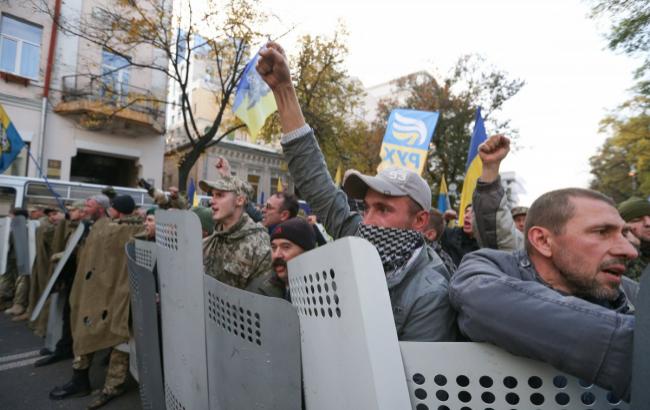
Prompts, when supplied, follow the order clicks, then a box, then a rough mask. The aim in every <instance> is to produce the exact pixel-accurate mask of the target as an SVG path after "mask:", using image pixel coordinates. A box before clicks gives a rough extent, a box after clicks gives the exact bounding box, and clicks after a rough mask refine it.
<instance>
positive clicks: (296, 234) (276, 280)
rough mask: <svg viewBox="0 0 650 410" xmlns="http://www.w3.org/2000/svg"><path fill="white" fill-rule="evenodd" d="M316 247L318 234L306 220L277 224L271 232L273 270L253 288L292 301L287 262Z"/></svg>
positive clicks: (297, 219) (296, 219) (290, 220)
mask: <svg viewBox="0 0 650 410" xmlns="http://www.w3.org/2000/svg"><path fill="white" fill-rule="evenodd" d="M315 247H316V234H315V233H314V229H313V227H312V225H310V224H309V222H307V221H306V220H304V219H302V218H291V219H288V220H286V221H284V222H281V223H279V224H278V225H276V226H275V228H274V229H273V233H272V234H271V251H272V258H273V272H271V273H269V274H267V275H266V276H264V277H262V278H260V280H258V281H256V282H261V283H260V284H259V285H252V288H253V289H252V290H253V291H254V292H257V293H260V294H262V295H267V296H275V297H279V298H283V299H285V300H288V301H289V302H291V297H290V295H289V271H288V269H287V262H289V261H290V260H291V259H293V258H295V257H296V256H298V255H301V254H303V253H304V252H307V251H310V250H312V249H314V248H315Z"/></svg>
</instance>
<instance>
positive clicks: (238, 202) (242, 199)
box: [235, 195, 246, 208]
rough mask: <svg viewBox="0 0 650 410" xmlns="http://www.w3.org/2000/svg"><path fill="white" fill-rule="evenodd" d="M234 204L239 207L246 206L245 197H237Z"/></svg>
mask: <svg viewBox="0 0 650 410" xmlns="http://www.w3.org/2000/svg"><path fill="white" fill-rule="evenodd" d="M235 204H236V205H237V206H240V207H242V208H243V207H245V206H246V196H245V195H237V196H236V197H235Z"/></svg>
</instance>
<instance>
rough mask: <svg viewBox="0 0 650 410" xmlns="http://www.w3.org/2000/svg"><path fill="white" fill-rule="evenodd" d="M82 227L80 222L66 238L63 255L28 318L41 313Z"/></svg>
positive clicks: (78, 238)
mask: <svg viewBox="0 0 650 410" xmlns="http://www.w3.org/2000/svg"><path fill="white" fill-rule="evenodd" d="M84 229H85V225H84V224H83V223H80V224H79V226H78V227H77V229H76V230H75V231H74V232H73V233H72V235H71V236H70V239H68V243H66V245H65V250H64V251H63V255H62V256H61V259H59V262H58V263H57V264H56V267H55V268H54V271H53V272H52V276H50V280H49V281H48V282H47V285H46V286H45V290H43V293H42V294H41V297H40V298H39V299H38V302H37V303H36V306H35V307H34V310H33V311H32V316H31V318H30V319H29V320H32V321H33V320H36V318H37V317H38V315H39V314H40V313H41V310H42V309H43V306H45V301H47V297H48V296H49V295H50V293H51V292H52V288H53V287H54V284H55V283H56V281H57V279H58V278H59V275H60V274H61V271H62V270H63V267H64V266H65V264H66V262H67V261H68V259H70V255H72V253H73V252H74V249H75V247H76V246H77V244H78V243H79V240H80V239H81V237H82V236H83V234H84Z"/></svg>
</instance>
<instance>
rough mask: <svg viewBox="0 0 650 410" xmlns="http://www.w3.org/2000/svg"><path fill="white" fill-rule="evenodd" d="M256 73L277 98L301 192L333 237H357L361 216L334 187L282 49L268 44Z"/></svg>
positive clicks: (285, 142)
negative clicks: (351, 209)
mask: <svg viewBox="0 0 650 410" xmlns="http://www.w3.org/2000/svg"><path fill="white" fill-rule="evenodd" d="M257 71H258V72H259V73H260V75H261V76H262V78H263V79H264V81H265V82H266V83H267V84H268V85H269V87H270V88H271V90H272V91H273V95H274V96H275V101H276V103H277V106H278V113H279V115H280V123H281V125H282V132H283V136H282V149H283V151H284V156H285V159H286V160H287V164H288V166H289V172H290V173H291V176H292V178H293V181H294V183H295V184H296V187H297V188H298V191H299V192H300V194H301V195H302V196H303V197H304V199H305V200H306V201H307V202H308V203H309V206H311V208H312V209H313V210H314V213H315V214H316V215H318V217H319V218H320V219H321V221H323V224H324V225H325V229H326V230H327V232H329V233H330V234H331V235H332V236H333V237H335V238H340V237H342V236H347V235H352V234H354V233H355V232H356V230H357V227H358V225H359V223H361V216H360V215H358V214H354V213H351V212H350V207H349V206H348V202H347V196H346V195H345V193H344V192H343V191H342V190H340V189H338V188H337V187H336V186H335V185H334V182H333V181H332V177H331V176H330V174H329V171H328V169H327V165H326V164H325V158H324V157H323V153H322V152H321V150H320V147H319V146H318V143H317V142H316V138H315V137H314V133H313V132H312V130H311V129H310V128H309V127H308V126H307V125H306V124H305V119H304V117H303V115H302V110H301V109H300V104H299V103H298V97H297V96H296V91H295V89H294V87H293V83H292V81H291V75H290V73H289V65H288V63H287V59H286V56H285V54H284V50H282V47H280V46H279V45H278V44H276V43H273V42H270V43H268V44H267V45H266V47H265V48H263V49H262V50H261V51H260V58H259V60H258V62H257Z"/></svg>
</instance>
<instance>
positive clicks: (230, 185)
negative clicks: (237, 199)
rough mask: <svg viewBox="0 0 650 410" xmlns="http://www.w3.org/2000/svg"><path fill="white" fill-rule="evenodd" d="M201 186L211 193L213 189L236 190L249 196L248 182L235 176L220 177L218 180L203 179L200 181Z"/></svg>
mask: <svg viewBox="0 0 650 410" xmlns="http://www.w3.org/2000/svg"><path fill="white" fill-rule="evenodd" d="M199 187H200V188H201V189H202V190H203V191H204V192H207V193H208V194H210V193H211V192H212V190H213V189H216V190H217V191H226V192H234V193H235V194H237V195H243V196H245V197H247V198H248V189H247V188H246V183H245V182H244V181H242V180H241V179H239V178H237V177H235V176H231V177H227V176H224V177H220V178H219V179H217V180H216V181H206V180H201V181H199Z"/></svg>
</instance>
